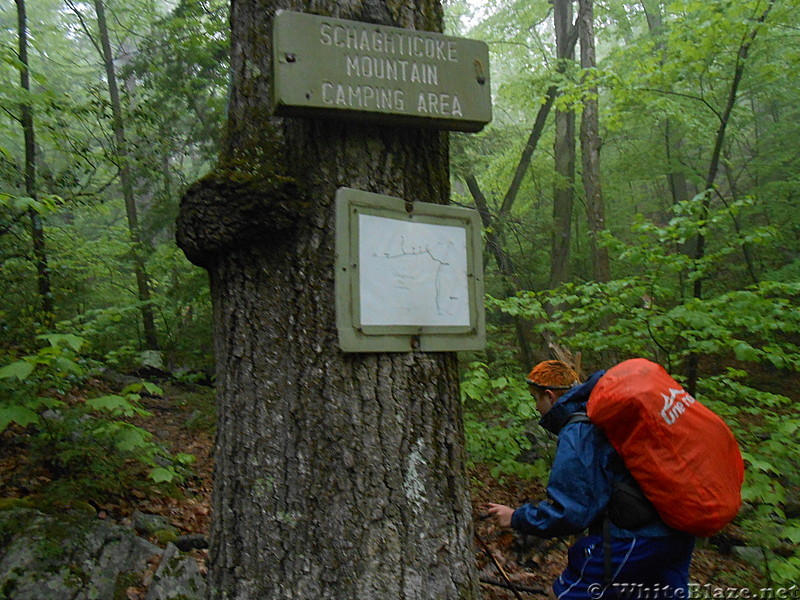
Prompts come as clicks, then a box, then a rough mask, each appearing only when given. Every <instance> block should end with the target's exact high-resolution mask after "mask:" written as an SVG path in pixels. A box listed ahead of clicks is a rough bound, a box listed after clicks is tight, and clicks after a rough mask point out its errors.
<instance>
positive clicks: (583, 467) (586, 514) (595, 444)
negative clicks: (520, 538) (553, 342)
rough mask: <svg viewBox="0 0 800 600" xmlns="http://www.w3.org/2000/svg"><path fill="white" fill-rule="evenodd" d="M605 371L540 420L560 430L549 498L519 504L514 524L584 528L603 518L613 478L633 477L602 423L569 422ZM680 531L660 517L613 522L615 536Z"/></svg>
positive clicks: (542, 530) (552, 529) (545, 532)
mask: <svg viewBox="0 0 800 600" xmlns="http://www.w3.org/2000/svg"><path fill="white" fill-rule="evenodd" d="M604 373H605V371H598V372H597V373H595V374H594V375H592V376H591V377H590V378H589V379H588V380H587V381H586V383H584V384H582V385H579V386H576V387H574V388H572V389H571V390H569V391H567V392H566V393H565V394H563V395H562V396H561V397H560V398H559V399H558V401H557V402H556V403H555V404H554V405H553V408H551V409H550V410H549V411H548V412H547V414H546V415H544V417H542V419H541V421H539V424H540V425H541V426H542V427H544V428H545V429H547V430H548V431H550V432H552V433H554V434H556V435H558V446H557V448H556V456H555V459H554V461H553V466H552V469H551V471H550V479H549V481H548V483H547V499H546V500H543V501H541V502H539V503H538V504H525V505H523V506H521V507H519V508H518V509H517V510H515V511H514V514H513V515H512V517H511V526H512V527H514V529H517V530H518V531H520V532H522V533H526V534H531V535H538V536H541V537H558V536H565V535H571V534H575V533H580V532H582V531H583V530H585V529H586V528H587V527H589V526H590V525H592V524H593V523H596V522H599V521H598V519H599V518H600V517H602V515H603V511H604V510H605V508H606V506H607V505H608V502H609V500H610V498H611V492H612V490H613V488H614V482H615V481H617V480H621V479H627V480H629V481H632V480H633V477H632V475H631V474H630V472H629V471H628V470H627V469H626V468H625V465H624V463H623V462H622V459H621V458H620V457H619V455H618V454H617V452H616V450H614V448H613V446H611V444H610V443H609V441H608V440H607V439H606V437H605V435H604V434H603V432H602V431H600V429H599V428H597V427H595V426H594V425H593V424H591V423H585V422H573V423H569V424H567V421H569V419H570V417H571V416H572V415H573V414H575V413H578V412H584V413H585V412H586V402H587V401H588V400H589V394H590V393H591V391H592V389H593V388H594V386H595V384H596V383H597V382H598V381H599V380H600V378H601V377H602V376H603V374H604ZM677 533H678V532H677V531H676V530H674V529H672V528H670V527H668V526H667V525H665V524H664V523H663V522H662V521H661V520H656V521H655V522H653V523H651V524H649V525H646V526H645V527H642V528H641V529H637V530H635V531H631V530H627V529H622V528H620V527H617V526H615V525H614V524H613V523H612V524H611V535H612V536H613V537H623V538H632V537H660V536H667V535H673V534H677Z"/></svg>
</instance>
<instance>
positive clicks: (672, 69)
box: [0, 0, 800, 584]
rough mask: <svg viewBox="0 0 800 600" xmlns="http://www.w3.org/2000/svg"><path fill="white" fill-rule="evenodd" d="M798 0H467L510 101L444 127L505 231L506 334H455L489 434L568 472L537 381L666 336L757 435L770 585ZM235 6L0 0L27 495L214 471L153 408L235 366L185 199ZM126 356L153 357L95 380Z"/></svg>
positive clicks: (2, 184) (496, 468) (791, 297)
mask: <svg viewBox="0 0 800 600" xmlns="http://www.w3.org/2000/svg"><path fill="white" fill-rule="evenodd" d="M798 8H800V3H799V2H797V1H796V0H795V1H790V0H783V1H778V0H772V1H770V0H739V1H737V2H729V1H721V0H714V1H705V2H703V1H696V0H677V1H675V2H658V1H655V0H642V1H640V2H621V1H616V0H613V1H609V2H591V1H589V0H581V1H580V2H574V3H573V2H570V1H565V0H554V1H553V2H547V1H544V0H519V1H517V2H514V1H511V0H499V1H496V2H494V1H493V2H485V3H481V4H480V5H478V4H474V3H466V2H462V1H460V0H454V1H453V2H449V3H448V4H447V5H446V7H445V10H446V23H447V31H446V32H447V33H449V34H452V35H458V36H462V37H470V38H475V39H482V40H485V41H486V42H487V43H488V45H489V48H490V52H491V64H492V66H491V85H492V93H493V102H494V120H493V122H492V123H491V124H490V125H489V126H487V127H486V128H485V129H484V130H483V131H482V132H480V133H479V134H459V133H454V134H451V135H450V148H451V187H452V195H451V196H452V202H453V203H455V204H459V205H463V206H469V207H473V208H476V209H478V210H479V211H480V213H481V217H482V219H483V224H484V241H485V268H486V277H487V285H486V289H487V297H486V306H487V321H488V343H487V348H486V350H485V351H483V352H476V353H464V354H463V355H461V356H460V362H461V365H462V400H463V405H464V416H465V425H466V431H467V443H468V451H469V460H470V461H471V463H472V464H473V465H488V466H489V467H490V468H491V470H492V471H493V474H494V475H495V476H502V475H504V474H506V475H515V476H522V477H532V478H539V479H543V478H544V477H545V476H546V472H547V464H548V460H549V456H550V455H551V454H552V451H553V445H552V442H551V441H549V440H548V439H546V438H545V437H544V436H543V434H542V433H540V432H538V431H537V427H536V424H535V420H536V415H535V411H534V409H533V406H532V404H531V402H530V400H529V398H528V396H527V390H526V387H525V385H524V383H523V382H522V379H523V378H524V377H523V375H524V373H525V372H526V371H527V370H528V368H529V367H530V364H531V363H532V362H533V361H536V360H540V359H545V358H549V357H550V356H551V352H552V348H553V347H554V346H558V347H560V348H566V349H568V351H570V352H572V353H573V355H576V354H577V353H578V352H580V353H581V359H582V366H583V371H584V372H585V373H588V372H591V371H593V370H595V369H599V368H605V367H607V366H609V365H611V364H613V363H614V362H616V361H619V360H622V359H625V358H629V357H633V356H644V357H647V358H650V359H652V360H655V361H657V362H660V363H661V364H663V365H664V366H665V367H666V368H667V369H668V371H670V373H672V374H673V375H674V376H676V377H677V378H678V379H679V380H681V381H682V382H683V383H684V385H685V386H686V387H687V389H689V390H690V391H691V392H692V393H693V394H695V395H696V397H697V398H698V399H700V400H701V401H703V402H704V403H706V404H707V405H709V406H710V407H711V408H713V409H714V410H715V411H716V412H718V413H719V414H721V415H722V416H723V417H724V418H725V419H726V420H727V422H728V423H729V424H730V425H731V427H732V428H733V429H734V431H735V433H736V434H737V437H738V439H739V440H740V442H741V444H742V449H743V454H744V457H745V460H746V466H747V478H746V483H745V489H744V499H745V504H744V507H743V510H742V512H741V514H740V517H739V519H738V521H737V526H738V527H739V528H740V530H741V531H742V532H743V534H744V535H745V536H746V538H747V543H748V545H754V546H760V547H762V548H763V549H764V550H765V560H764V565H763V569H764V571H765V572H766V574H767V576H768V577H769V578H770V579H771V581H772V582H774V583H776V584H779V583H792V582H796V581H798V579H800V552H798V550H797V545H798V542H800V475H798V472H797V468H796V457H797V447H798V445H797V444H798V438H799V437H800V433H798V428H799V427H800V418H798V416H797V414H798V411H797V401H798V397H797V393H796V391H795V390H796V383H797V382H798V381H800V378H798V376H797V373H798V370H800V351H799V349H798V340H800V313H798V310H797V299H798V296H800V258H799V257H800V255H799V252H800V211H798V210H797V209H796V206H797V202H798V197H799V196H800V153H799V152H798V151H797V148H796V140H797V139H798V138H800V118H799V117H800V108H798V106H797V101H796V99H797V98H798V97H800V25H798V21H797V17H796V14H797V10H798ZM227 11H228V6H227V4H226V3H225V2H222V1H220V0H172V1H169V0H125V1H124V2H122V1H121V0H93V1H92V2H79V1H77V0H36V1H35V2H30V1H29V2H27V3H26V2H24V1H23V0H17V1H16V4H15V5H12V3H11V2H4V3H3V4H2V5H1V6H0V25H2V29H1V30H0V31H2V39H0V58H2V62H0V69H2V73H3V81H4V85H3V87H2V89H1V90H0V107H1V108H2V114H0V273H2V277H1V278H0V293H1V294H2V296H1V297H2V305H0V328H1V329H2V339H1V340H0V440H2V443H3V445H6V446H7V447H9V448H18V449H24V451H25V452H26V453H27V455H28V462H27V463H26V467H25V468H26V469H27V470H28V472H30V473H32V472H37V473H41V472H42V471H46V472H47V477H41V478H39V480H38V481H39V483H38V484H35V485H34V484H31V489H30V491H31V493H35V494H39V495H42V496H43V497H45V498H47V501H48V502H51V501H57V502H62V503H68V502H69V501H71V500H74V499H82V500H86V501H92V502H95V501H98V502H99V501H101V500H102V499H106V498H108V497H113V496H115V495H124V494H125V493H127V491H128V490H130V488H131V487H132V486H133V487H136V486H139V487H140V488H141V489H147V488H148V487H149V486H170V485H174V484H175V483H176V482H178V481H180V480H181V478H184V477H186V476H187V473H189V472H190V471H191V468H192V461H193V457H192V455H191V454H189V453H183V452H178V453H168V452H167V451H165V450H164V448H163V447H161V446H159V445H158V444H157V443H156V442H155V441H154V440H153V437H152V435H151V434H150V432H149V431H147V430H146V429H144V428H142V427H140V426H138V425H135V424H134V423H133V422H132V421H133V419H135V417H137V416H140V415H142V414H144V413H145V411H144V409H143V408H142V406H141V402H140V398H141V396H142V395H143V394H152V393H157V392H158V391H159V388H158V387H157V386H156V385H155V384H154V383H152V382H150V381H149V380H148V379H147V377H148V376H157V377H164V376H166V375H168V377H169V378H170V379H171V380H173V381H178V382H185V383H193V384H201V385H207V386H209V387H211V386H213V377H214V357H213V352H212V350H213V340H212V336H211V327H210V324H211V319H212V313H211V304H210V299H209V290H208V281H207V277H206V272H205V271H204V270H202V269H200V268H199V267H195V266H193V265H192V264H190V263H189V262H188V261H187V259H186V258H185V257H184V255H183V253H182V251H181V250H180V249H179V248H178V247H177V245H176V243H175V218H176V215H177V211H178V204H179V202H180V199H181V196H182V194H183V192H184V191H185V190H186V188H187V187H188V186H189V185H190V184H191V183H193V182H194V181H196V180H197V179H199V178H200V177H202V176H203V175H204V174H205V173H206V172H208V171H209V169H210V168H211V167H212V166H213V165H214V163H215V160H216V158H217V153H218V149H219V147H220V141H221V138H222V136H223V135H224V132H223V127H224V122H225V109H226V103H227V90H228V62H227V61H228V47H229V39H228V35H229V31H228V15H227ZM573 23H578V26H576V27H573V25H572V24H573ZM287 301H290V299H287ZM102 373H106V374H109V373H124V374H136V375H143V376H144V378H145V379H144V381H143V382H142V383H136V384H133V385H130V386H128V387H126V388H124V389H123V390H122V391H121V392H115V393H99V392H98V393H95V394H92V393H83V394H76V393H75V392H74V390H76V389H83V390H86V389H88V388H90V387H91V386H90V382H91V381H93V378H95V377H97V376H98V375H99V374H102ZM56 417H57V418H56ZM532 445H533V452H531V451H530V450H531V446H532ZM524 453H528V455H529V457H528V459H527V460H524V461H523V460H521V456H522V455H523V454H524Z"/></svg>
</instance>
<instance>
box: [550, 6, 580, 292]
mask: <svg viewBox="0 0 800 600" xmlns="http://www.w3.org/2000/svg"><path fill="white" fill-rule="evenodd" d="M553 20H554V23H555V30H556V54H557V57H558V60H559V62H563V61H567V60H574V58H575V47H574V46H572V48H570V46H569V44H568V43H567V42H568V39H569V28H570V26H571V25H572V0H554V2H553ZM553 150H554V152H555V170H556V183H555V190H554V192H553V231H552V252H551V257H550V287H556V286H558V285H559V284H561V283H563V282H565V281H567V279H568V278H569V259H570V245H571V241H572V228H571V223H572V205H573V202H574V196H575V185H574V184H575V113H574V112H573V111H570V110H556V139H555V143H554V148H553Z"/></svg>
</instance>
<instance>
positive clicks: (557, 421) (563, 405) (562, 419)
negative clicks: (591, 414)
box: [539, 371, 605, 435]
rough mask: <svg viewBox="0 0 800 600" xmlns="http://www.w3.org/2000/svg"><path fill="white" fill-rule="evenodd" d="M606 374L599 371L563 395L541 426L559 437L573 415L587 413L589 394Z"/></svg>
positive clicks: (548, 412)
mask: <svg viewBox="0 0 800 600" xmlns="http://www.w3.org/2000/svg"><path fill="white" fill-rule="evenodd" d="M604 374H605V371H597V372H596V373H593V374H592V376H591V377H589V379H587V380H586V382H585V383H582V384H580V385H576V386H575V387H574V388H572V389H570V390H568V391H567V392H565V393H564V394H562V395H561V397H560V398H559V399H558V400H557V401H556V403H555V404H554V405H553V408H551V409H550V410H549V411H547V413H546V414H545V415H544V416H543V417H542V418H541V420H540V421H539V425H541V426H542V427H544V428H545V429H546V430H547V431H550V432H552V433H554V434H556V435H558V434H559V432H560V431H561V429H562V428H563V427H564V425H566V424H567V421H568V420H569V418H570V417H571V416H572V415H574V414H575V413H585V412H586V402H588V400H589V394H591V393H592V390H593V389H594V386H595V385H597V382H598V381H600V378H601V377H602V376H603V375H604Z"/></svg>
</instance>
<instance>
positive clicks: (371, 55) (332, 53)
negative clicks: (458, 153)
mask: <svg viewBox="0 0 800 600" xmlns="http://www.w3.org/2000/svg"><path fill="white" fill-rule="evenodd" d="M273 53H274V54H273V65H274V70H275V73H274V74H275V77H274V85H273V90H274V98H273V106H274V111H275V114H277V115H284V116H311V117H331V116H335V117H343V118H367V119H373V120H380V121H381V122H389V123H392V122H394V123H406V124H413V125H415V126H428V127H435V128H439V129H451V130H457V131H473V132H474V131H480V130H481V129H482V128H483V126H484V125H486V124H487V123H488V122H489V121H491V119H492V103H491V95H490V90H489V49H488V47H487V46H486V44H485V43H484V42H479V41H476V40H468V39H463V38H454V37H448V36H444V35H441V34H438V33H431V32H428V31H417V30H413V29H403V28H399V27H385V26H382V25H374V24H371V23H362V22H359V21H347V20H343V19H334V18H331V17H323V16H319V15H310V14H306V13H298V12H290V11H279V12H278V13H277V14H276V16H275V20H274V30H273Z"/></svg>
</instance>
